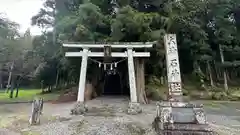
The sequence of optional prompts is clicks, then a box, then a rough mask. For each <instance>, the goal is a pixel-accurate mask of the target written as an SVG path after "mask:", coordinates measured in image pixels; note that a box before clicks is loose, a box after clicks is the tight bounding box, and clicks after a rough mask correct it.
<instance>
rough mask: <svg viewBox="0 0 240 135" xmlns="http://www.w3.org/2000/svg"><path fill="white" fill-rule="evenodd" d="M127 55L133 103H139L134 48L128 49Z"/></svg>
mask: <svg viewBox="0 0 240 135" xmlns="http://www.w3.org/2000/svg"><path fill="white" fill-rule="evenodd" d="M127 54H128V74H129V85H130V97H131V102H133V103H137V89H136V79H135V71H134V63H133V50H132V48H128V49H127Z"/></svg>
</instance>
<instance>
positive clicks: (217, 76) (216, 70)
mask: <svg viewBox="0 0 240 135" xmlns="http://www.w3.org/2000/svg"><path fill="white" fill-rule="evenodd" d="M213 66H214V69H215V73H216V80H217V81H218V80H219V78H220V74H219V70H218V67H217V66H216V61H215V60H213Z"/></svg>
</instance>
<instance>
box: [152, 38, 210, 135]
mask: <svg viewBox="0 0 240 135" xmlns="http://www.w3.org/2000/svg"><path fill="white" fill-rule="evenodd" d="M164 43H165V51H166V65H167V75H168V102H158V103H157V117H156V118H155V120H154V122H153V126H154V128H155V130H156V131H157V132H158V133H159V134H164V135H165V134H171V135H173V134H174V135H175V134H176V135H177V134H178V135H179V134H188V135H192V134H194V135H198V134H201V135H208V134H212V133H213V132H212V131H211V129H210V128H209V127H208V125H207V123H206V116H205V113H204V110H203V106H202V105H195V104H191V103H188V102H184V101H183V96H182V95H183V94H182V86H181V85H182V82H181V72H180V66H179V58H178V48H177V40H176V35H175V34H167V35H165V37H164ZM205 133H206V134H205Z"/></svg>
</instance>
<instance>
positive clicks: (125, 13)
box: [0, 0, 240, 99]
mask: <svg viewBox="0 0 240 135" xmlns="http://www.w3.org/2000/svg"><path fill="white" fill-rule="evenodd" d="M239 5H240V2H239V1H238V0H204V1H196V0H182V1H173V0H147V1H146V0H145V1H143V0H141V1H136V0H121V1H120V0H117V1H114V2H113V1H112V2H109V1H108V0H62V1H61V0H46V1H45V3H44V6H43V8H42V9H41V10H40V11H39V13H38V14H37V15H35V16H34V17H33V18H32V24H33V25H37V26H39V27H42V28H44V29H48V28H49V27H54V31H53V32H44V33H43V34H42V35H41V36H36V37H34V38H33V39H31V38H29V37H31V36H27V35H29V34H28V33H27V32H26V36H25V38H16V37H19V36H17V35H18V34H17V26H16V25H15V24H14V23H12V22H10V21H9V20H6V19H4V18H2V19H0V41H1V43H2V44H0V47H1V48H0V54H1V55H2V54H3V53H1V52H4V56H7V57H4V58H3V57H0V60H1V61H13V60H17V61H20V59H16V55H17V56H22V57H21V61H23V60H25V61H27V62H26V63H31V64H25V65H26V66H25V67H27V68H24V69H29V71H31V72H34V73H35V77H36V79H37V81H39V82H40V81H41V80H44V82H46V85H51V86H52V85H54V84H55V83H56V82H57V81H58V80H57V81H56V79H57V78H58V77H59V80H61V81H62V82H63V83H77V82H78V76H79V68H80V63H79V59H66V58H65V57H64V52H65V51H66V50H65V49H63V48H62V47H61V44H62V42H112V41H119V42H140V41H142V42H146V41H158V42H157V43H156V45H155V47H154V48H152V49H150V50H149V51H150V52H151V58H150V59H149V61H147V62H146V65H147V66H146V74H147V76H148V80H147V81H148V86H147V89H149V91H152V93H154V92H153V91H155V94H152V95H161V94H162V93H161V94H156V93H158V92H159V91H162V90H158V87H160V86H161V85H160V83H156V81H153V80H154V79H152V78H151V77H150V76H155V78H160V77H163V78H164V77H165V76H166V64H165V52H164V42H163V36H164V35H165V34H166V33H175V34H176V35H177V40H178V48H179V56H180V66H181V71H182V75H183V78H184V76H185V75H188V74H193V76H194V78H193V80H192V81H193V82H194V85H198V86H201V87H203V86H204V88H205V85H206V86H207V85H208V84H209V83H210V80H212V82H214V83H215V82H220V81H221V80H222V78H223V75H222V71H223V70H226V71H227V73H228V76H229V78H228V81H229V82H230V81H233V80H234V81H235V80H236V81H237V82H239V79H238V78H239V77H240V74H239V72H240V70H239V61H240V57H239V56H240V55H239V54H240V49H239V48H240V40H239V35H240V34H239V30H240V25H239V24H240V21H239V16H240V9H239ZM19 43H21V44H24V45H25V46H21V47H19V49H15V46H16V45H17V44H19ZM220 46H221V48H222V49H223V55H224V59H225V62H223V63H222V62H221V59H220V52H219V48H220ZM26 49H27V50H30V51H28V53H23V51H21V50H26ZM19 50H20V51H19ZM14 51H15V52H16V53H14V54H15V55H11V54H10V53H11V52H14ZM19 58H20V57H19ZM208 64H209V65H208ZM31 65H33V66H31ZM207 66H210V70H209V69H208V68H207ZM19 67H21V66H19ZM88 68H89V69H88V71H89V70H90V71H91V72H92V71H95V70H96V67H94V66H93V65H92V64H90V66H89V67H88ZM35 69H37V70H35ZM233 69H234V70H233ZM210 74H211V79H210ZM91 77H94V76H90V78H91ZM196 82H197V83H196ZM155 83H156V84H155ZM211 85H212V84H211ZM205 90H206V89H205ZM156 91H157V92H156ZM184 93H185V94H186V95H187V94H191V92H190V91H188V90H186V91H185V92H184ZM207 95H208V94H207ZM209 95H210V94H209ZM222 95H223V96H226V95H224V94H222ZM222 95H221V93H220V94H219V93H216V94H215V93H214V96H212V95H211V96H210V97H213V98H216V99H219V98H221V97H222Z"/></svg>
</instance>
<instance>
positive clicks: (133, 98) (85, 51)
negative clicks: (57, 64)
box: [63, 42, 154, 114]
mask: <svg viewBox="0 0 240 135" xmlns="http://www.w3.org/2000/svg"><path fill="white" fill-rule="evenodd" d="M153 44H154V42H145V43H143V42H133V43H131V42H128V43H120V42H114V43H108V44H92V43H66V44H63V46H64V47H68V48H80V49H82V50H81V51H80V52H66V54H65V56H66V57H82V62H81V69H80V78H79V87H78V98H77V104H76V106H75V108H74V109H73V110H72V113H73V114H82V113H84V112H85V111H87V108H86V106H85V103H84V91H85V83H86V74H87V65H88V58H89V57H98V58H105V57H118V58H121V57H122V58H124V57H125V58H127V63H128V77H129V87H130V103H129V108H128V112H129V113H131V114H137V113H140V112H141V108H140V105H139V103H138V97H137V88H136V77H135V69H134V58H135V57H150V52H135V50H134V49H137V48H151V47H152V46H153ZM94 48H95V49H96V48H103V49H104V51H102V52H95V51H92V50H91V49H94ZM113 48H118V49H125V51H124V52H112V49H113Z"/></svg>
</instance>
